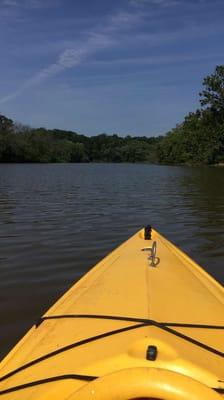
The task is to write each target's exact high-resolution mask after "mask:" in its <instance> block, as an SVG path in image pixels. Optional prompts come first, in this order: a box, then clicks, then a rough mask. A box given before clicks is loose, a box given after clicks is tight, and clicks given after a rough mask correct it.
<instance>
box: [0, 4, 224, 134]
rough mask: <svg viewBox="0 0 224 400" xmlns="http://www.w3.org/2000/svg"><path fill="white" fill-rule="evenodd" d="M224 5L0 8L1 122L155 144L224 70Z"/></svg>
mask: <svg viewBox="0 0 224 400" xmlns="http://www.w3.org/2000/svg"><path fill="white" fill-rule="evenodd" d="M223 21H224V1H223V0H119V1H118V0H0V48H1V59H0V113H2V114H5V115H7V116H9V117H11V118H13V119H14V120H16V121H19V122H22V123H25V124H28V125H31V126H33V127H36V126H45V127H49V128H61V129H70V130H75V131H77V132H81V133H84V134H87V135H93V134H98V133H102V132H107V133H118V134H121V135H126V134H132V135H147V136H151V135H157V134H163V133H165V132H167V131H168V130H169V129H171V128H172V127H174V126H175V125H176V123H178V122H180V121H181V120H182V119H183V117H184V116H185V115H186V114H187V113H188V112H189V111H194V110H195V109H196V108H197V107H198V105H199V97H198V93H199V91H200V90H201V84H202V80H203V77H205V76H206V75H208V74H210V73H211V72H212V71H213V70H214V68H215V66H216V65H217V64H224V23H223Z"/></svg>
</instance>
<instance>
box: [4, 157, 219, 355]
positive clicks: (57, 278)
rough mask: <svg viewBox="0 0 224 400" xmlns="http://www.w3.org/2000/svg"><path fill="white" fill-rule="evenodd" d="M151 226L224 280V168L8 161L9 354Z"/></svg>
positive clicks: (6, 335) (6, 301)
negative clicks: (62, 299)
mask: <svg viewBox="0 0 224 400" xmlns="http://www.w3.org/2000/svg"><path fill="white" fill-rule="evenodd" d="M146 224H152V225H153V226H154V227H156V228H157V229H158V230H159V231H160V232H161V233H163V234H164V235H166V236H167V237H168V239H169V240H171V241H173V242H174V243H175V244H177V245H178V246H180V247H181V248H182V249H183V250H185V251H186V252H187V253H188V254H189V255H190V256H191V257H192V258H194V259H195V260H196V261H197V262H199V264H201V265H202V266H203V267H204V268H205V269H206V270H207V271H208V272H209V273H210V274H212V275H213V276H214V277H215V278H216V279H217V280H219V281H220V282H221V283H223V282H224V247H223V241H224V168H189V167H163V166H151V165H128V164H121V165H119V164H113V165H112V164H82V165H79V164H63V165H61V164H60V165H57V164H56V165H55V164H54V165H53V164H52V165H37V164H31V165H7V164H5V165H3V164H2V165H0V321H1V329H0V343H1V346H0V356H3V355H4V354H5V353H6V352H7V351H8V350H9V348H10V347H12V345H14V344H15V342H16V341H17V340H18V339H19V338H20V337H21V336H22V335H23V334H24V332H25V331H26V330H27V329H28V328H29V327H30V326H31V325H32V324H33V323H34V322H35V321H36V320H37V319H38V317H39V316H40V315H41V314H42V313H43V312H44V311H45V310H46V309H47V308H48V307H49V306H50V305H51V304H52V303H53V302H54V301H55V300H56V299H57V298H58V297H59V296H60V295H61V294H62V293H63V292H64V291H65V290H66V289H68V287H69V286H71V284H72V283H73V282H74V281H76V280H77V279H78V278H79V277H80V276H81V275H83V274H84V273H85V272H86V271H88V270H89V268H90V267H92V266H93V265H94V264H95V263H96V262H97V261H99V260H100V259H101V258H102V257H103V256H104V255H106V254H107V253H108V252H109V251H110V250H111V249H113V248H114V247H115V246H117V245H118V244H119V243H121V242H122V241H124V240H125V239H127V238H128V237H129V236H130V235H132V234H133V233H135V231H136V230H138V229H140V228H141V227H142V226H144V225H146Z"/></svg>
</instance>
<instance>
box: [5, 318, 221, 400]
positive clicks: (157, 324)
mask: <svg viewBox="0 0 224 400" xmlns="http://www.w3.org/2000/svg"><path fill="white" fill-rule="evenodd" d="M64 318H74V319H78V318H92V319H107V320H115V321H128V322H138V324H135V325H131V326H127V327H124V328H120V329H116V330H112V331H108V332H104V333H102V334H100V335H96V336H92V337H89V338H87V339H83V340H81V341H78V342H74V343H71V344H69V345H67V346H64V347H61V348H59V349H57V350H55V351H52V352H50V353H48V354H45V355H44V356H41V357H39V358H36V359H35V360H33V361H30V362H28V363H26V364H24V365H22V366H21V367H18V368H16V369H14V370H12V371H11V372H9V373H7V374H6V375H4V376H2V377H1V378H0V382H2V381H4V380H6V379H7V378H10V377H11V376H13V375H15V374H17V373H19V372H21V371H23V370H25V369H27V368H29V367H31V366H33V365H36V364H38V363H40V362H41V361H44V360H46V359H48V358H51V357H53V356H55V355H57V354H60V353H63V352H65V351H68V350H70V349H73V348H75V347H79V346H82V345H84V344H88V343H91V342H94V341H96V340H99V339H103V338H105V337H108V336H112V335H116V334H119V333H123V332H126V331H130V330H134V329H138V328H142V327H146V326H155V327H157V328H159V329H162V330H164V331H166V332H168V333H171V334H173V335H175V336H177V337H180V338H181V339H183V340H186V341H188V342H190V343H192V344H194V345H197V346H199V347H201V348H203V349H204V350H207V351H209V352H211V353H213V354H216V355H217V356H220V357H224V353H223V352H221V351H219V350H217V349H214V348H212V347H210V346H207V345H205V344H204V343H201V342H199V341H197V340H195V339H193V338H191V337H189V336H187V335H185V334H182V333H180V332H178V331H176V330H174V329H172V328H170V327H184V328H199V329H224V326H220V325H206V324H184V323H174V322H167V323H164V322H157V321H154V320H150V319H144V318H133V317H121V316H113V315H92V314H67V315H55V316H44V317H42V318H40V320H39V321H38V322H37V324H36V328H38V327H39V326H40V324H41V323H42V322H44V321H46V320H52V319H64ZM97 378H98V377H96V376H89V375H80V374H67V375H60V376H55V377H50V378H46V379H42V380H37V381H33V382H29V383H26V384H22V385H18V386H14V387H11V388H7V389H4V390H2V391H0V395H3V394H7V393H12V392H15V391H17V390H22V389H26V388H29V387H33V386H37V385H41V384H45V383H49V382H56V381H60V380H65V379H75V380H83V381H92V380H94V379H97ZM214 390H215V391H217V392H218V393H223V392H224V390H223V389H219V388H214Z"/></svg>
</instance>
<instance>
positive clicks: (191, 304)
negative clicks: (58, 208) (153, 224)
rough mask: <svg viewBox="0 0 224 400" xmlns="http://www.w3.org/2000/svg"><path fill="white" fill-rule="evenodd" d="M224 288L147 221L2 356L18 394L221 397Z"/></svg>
mask: <svg viewBox="0 0 224 400" xmlns="http://www.w3.org/2000/svg"><path fill="white" fill-rule="evenodd" d="M223 303H224V291H223V288H222V286H221V285H220V284H218V282H216V281H215V280H214V279H213V278H212V277H211V276H210V275H208V274H207V273H206V272H205V271H204V270H202V269H201V268H200V267H199V266H198V265H197V264H196V263H195V262H194V261H192V260H191V259H190V258H189V257H188V256H187V255H186V254H184V253H183V252H182V251H180V250H179V249H178V248H177V247H175V246H174V245H173V244H171V243H170V242H168V241H167V240H166V239H165V238H164V237H163V236H161V235H160V234H159V233H158V232H156V231H155V230H152V229H151V228H150V227H146V228H145V229H142V230H141V231H139V232H137V233H136V234H135V235H134V236H133V237H131V238H130V239H129V240H128V241H126V242H125V243H123V244H122V245H121V246H120V247H118V248H117V249H116V250H114V251H113V252H112V253H110V254H109V255H108V256H107V257H106V258H104V259H103V260H102V261H101V262H99V263H98V264H97V265H96V266H95V268H93V269H92V270H91V271H90V272H89V273H87V274H86V275H85V276H84V277H83V278H82V279H80V281H79V282H77V283H76V284H75V285H74V286H72V287H71V289H70V290H68V292H67V293H65V295H64V296H62V298H61V299H60V300H59V301H58V302H56V304H55V305H54V306H53V307H51V308H50V310H49V311H48V312H47V313H46V314H45V315H44V316H43V317H42V318H40V320H39V321H37V323H36V325H35V326H33V327H32V328H31V330H30V331H29V332H28V333H27V334H26V335H25V337H24V338H23V339H22V340H21V341H20V342H19V343H18V344H17V345H16V346H15V347H14V349H13V350H12V351H11V352H10V353H9V354H8V356H6V358H5V359H4V360H3V361H2V362H1V364H0V374H1V377H0V395H1V397H2V398H3V399H6V400H7V399H9V400H10V399H13V400H21V399H23V400H26V399H32V400H40V399H41V400H49V399H53V398H54V399H56V400H57V399H58V400H65V399H69V400H85V399H86V400H87V399H94V400H103V399H108V400H115V399H116V400H119V399H122V400H124V399H137V398H143V397H144V398H154V399H165V400H169V399H172V400H175V399H176V400H188V399H191V400H199V399H200V400H202V399H203V400H215V399H217V400H218V399H221V398H222V396H223V395H224V335H223V332H224V312H223Z"/></svg>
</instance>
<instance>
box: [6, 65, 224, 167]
mask: <svg viewBox="0 0 224 400" xmlns="http://www.w3.org/2000/svg"><path fill="white" fill-rule="evenodd" d="M199 96H200V105H201V108H199V109H198V110H196V111H195V112H191V113H189V114H188V115H187V116H186V117H185V119H184V121H183V122H182V123H181V124H178V125H177V126H176V127H175V128H174V129H172V130H171V131H170V132H168V133H167V134H166V135H164V136H159V137H158V136H157V137H146V136H144V137H138V136H137V137H132V136H126V137H120V136H118V135H117V134H114V135H107V134H105V133H103V134H100V135H97V136H92V137H87V136H85V135H80V134H78V133H76V132H72V131H64V130H58V129H45V128H38V129H33V128H30V127H26V126H24V125H21V124H17V123H15V122H13V121H12V120H11V119H10V118H7V117H6V116H4V115H1V114H0V162H23V163H26V162H42V163H44V162H46V163H48V162H132V163H134V162H148V163H159V164H189V165H193V164H215V163H224V66H223V65H221V66H217V67H216V69H215V71H214V73H213V74H211V75H209V76H207V77H206V78H205V79H204V81H203V90H202V92H201V93H200V94H199Z"/></svg>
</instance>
